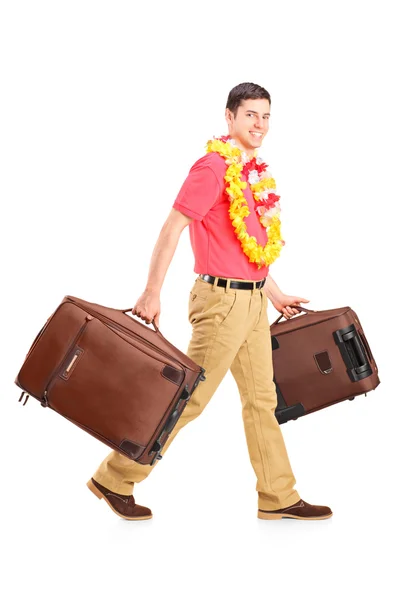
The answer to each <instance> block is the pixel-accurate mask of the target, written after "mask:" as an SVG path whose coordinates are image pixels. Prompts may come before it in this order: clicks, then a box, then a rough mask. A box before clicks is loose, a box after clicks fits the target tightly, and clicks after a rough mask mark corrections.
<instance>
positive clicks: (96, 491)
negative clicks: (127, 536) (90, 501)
mask: <svg viewBox="0 0 400 600" xmlns="http://www.w3.org/2000/svg"><path fill="white" fill-rule="evenodd" d="M86 485H87V487H88V488H89V490H90V491H91V492H93V494H94V495H95V496H96V497H97V498H98V499H99V500H105V501H106V502H107V504H108V506H109V507H110V508H111V510H112V511H114V512H115V514H116V515H118V516H119V517H122V518H123V519H126V520H127V521H144V520H145V519H151V518H152V516H153V515H152V514H151V515H144V516H143V517H126V516H125V515H123V514H121V513H120V512H118V511H117V510H115V508H114V507H113V505H112V504H111V502H109V501H108V500H107V498H106V496H105V495H104V494H102V493H101V491H100V490H99V489H98V488H97V487H96V486H95V485H94V483H93V482H92V480H91V479H89V481H88V482H87V484H86Z"/></svg>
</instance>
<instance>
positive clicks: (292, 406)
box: [270, 305, 380, 424]
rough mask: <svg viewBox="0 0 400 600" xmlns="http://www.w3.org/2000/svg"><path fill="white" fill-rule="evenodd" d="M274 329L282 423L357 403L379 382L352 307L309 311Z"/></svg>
mask: <svg viewBox="0 0 400 600" xmlns="http://www.w3.org/2000/svg"><path fill="white" fill-rule="evenodd" d="M296 308H299V309H301V310H302V311H304V312H306V314H305V315H301V314H299V315H298V316H295V317H292V318H290V319H288V320H286V321H285V322H281V323H279V321H280V319H281V318H282V317H283V315H282V314H281V315H280V316H279V317H278V318H277V319H276V321H274V322H273V323H272V324H271V326H270V331H271V343H272V359H273V368H274V383H275V387H276V392H277V398H278V403H277V407H276V410H275V416H276V418H277V420H278V422H279V423H280V424H282V423H285V422H286V421H289V420H291V419H297V418H298V417H302V416H304V415H307V414H309V413H312V412H315V411H317V410H321V409H322V408H326V407H327V406H331V405H332V404H336V403H337V402H342V401H343V400H353V399H354V398H355V397H356V396H359V395H360V394H365V395H366V394H367V392H369V391H371V390H374V389H375V388H376V387H377V386H378V385H379V383H380V380H379V377H378V367H377V365H376V362H375V360H374V357H373V355H372V352H371V349H370V347H369V344H368V341H367V338H366V336H365V333H364V331H363V328H362V326H361V323H360V320H359V318H358V316H357V314H356V313H355V312H354V310H352V309H351V308H350V307H349V306H344V307H342V308H333V309H330V310H320V311H316V310H310V309H309V308H305V307H303V306H301V305H296Z"/></svg>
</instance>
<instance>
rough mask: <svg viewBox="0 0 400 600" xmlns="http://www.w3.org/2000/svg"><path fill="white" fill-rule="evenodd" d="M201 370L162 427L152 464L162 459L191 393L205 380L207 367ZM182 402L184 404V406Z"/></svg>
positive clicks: (153, 447)
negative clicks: (163, 450) (190, 389)
mask: <svg viewBox="0 0 400 600" xmlns="http://www.w3.org/2000/svg"><path fill="white" fill-rule="evenodd" d="M200 369H201V371H200V373H199V375H198V377H197V378H196V381H195V382H194V385H193V387H192V391H191V392H189V386H188V385H187V384H186V385H185V387H184V389H183V392H182V394H181V395H180V397H179V400H178V402H177V403H176V405H175V408H174V410H173V411H172V413H171V414H170V416H169V418H168V419H167V421H166V422H165V424H164V427H163V428H162V430H161V432H160V434H159V436H158V438H157V440H156V441H155V442H154V444H153V446H152V448H151V450H150V453H152V452H154V456H153V458H152V461H151V463H150V465H151V466H153V465H154V463H155V462H156V460H161V459H162V454H161V451H162V449H163V446H164V444H165V442H166V441H167V439H168V437H169V435H170V433H171V431H172V430H173V428H174V427H175V425H176V422H177V421H178V419H179V417H180V416H181V414H182V412H183V411H184V409H185V407H186V404H187V403H188V401H189V398H190V397H191V395H192V394H193V392H194V390H195V389H196V388H197V386H198V385H199V383H200V381H205V379H206V376H205V375H204V373H205V369H203V367H200ZM182 404H183V405H184V406H183V407H182ZM165 434H167V435H166V436H165V439H164V441H163V442H162V443H161V439H162V437H163V436H164V435H165Z"/></svg>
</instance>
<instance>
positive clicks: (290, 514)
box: [257, 500, 333, 520]
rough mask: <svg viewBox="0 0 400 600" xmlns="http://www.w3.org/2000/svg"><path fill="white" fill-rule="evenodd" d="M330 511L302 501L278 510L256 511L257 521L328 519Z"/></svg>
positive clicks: (325, 507) (324, 507) (326, 507)
mask: <svg viewBox="0 0 400 600" xmlns="http://www.w3.org/2000/svg"><path fill="white" fill-rule="evenodd" d="M332 514H333V513H332V511H331V509H330V508H329V506H316V505H314V504H308V502H305V501H304V500H299V501H298V502H296V504H292V505H291V506H287V507H286V508H278V510H261V508H259V509H258V515H257V516H258V518H259V519H267V520H272V519H284V518H289V519H306V520H307V519H308V520H311V519H313V520H316V519H329V517H331V516H332Z"/></svg>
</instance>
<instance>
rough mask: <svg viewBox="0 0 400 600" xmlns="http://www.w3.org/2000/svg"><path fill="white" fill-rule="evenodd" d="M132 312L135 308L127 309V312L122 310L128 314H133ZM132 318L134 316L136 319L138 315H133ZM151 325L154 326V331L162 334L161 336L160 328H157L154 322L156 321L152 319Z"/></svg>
mask: <svg viewBox="0 0 400 600" xmlns="http://www.w3.org/2000/svg"><path fill="white" fill-rule="evenodd" d="M132 310H133V307H132V308H127V309H126V310H121V312H123V313H128V312H132ZM132 316H134V317H135V316H136V317H137V315H133V314H132ZM139 318H140V317H139ZM148 324H149V323H148ZM151 324H152V325H153V327H154V329H155V330H156V332H157V333H160V335H161V332H160V330H159V328H158V327H157V325H156V324H155V322H154V319H152V321H151Z"/></svg>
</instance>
